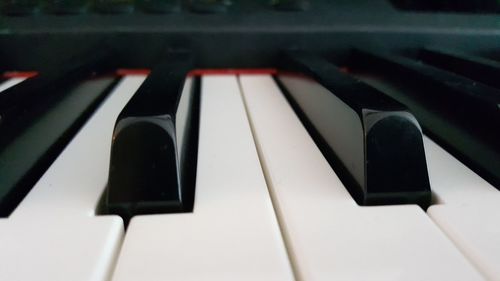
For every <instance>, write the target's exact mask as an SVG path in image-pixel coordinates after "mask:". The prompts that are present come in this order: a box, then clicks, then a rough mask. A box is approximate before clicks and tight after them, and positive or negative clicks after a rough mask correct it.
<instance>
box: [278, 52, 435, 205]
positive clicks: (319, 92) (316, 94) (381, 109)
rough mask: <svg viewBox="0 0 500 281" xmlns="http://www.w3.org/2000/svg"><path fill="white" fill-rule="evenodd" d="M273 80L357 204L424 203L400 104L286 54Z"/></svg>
mask: <svg viewBox="0 0 500 281" xmlns="http://www.w3.org/2000/svg"><path fill="white" fill-rule="evenodd" d="M283 65H284V69H285V70H287V71H292V72H293V73H300V74H301V75H305V77H301V76H300V75H295V74H291V75H290V74H280V75H279V76H278V82H279V83H280V84H281V87H282V88H283V90H284V93H285V95H286V96H287V97H288V99H289V101H290V103H291V104H292V105H293V107H294V109H295V110H296V112H297V113H298V115H299V117H300V118H301V119H302V121H303V122H304V124H305V126H306V128H307V129H308V131H309V132H310V133H311V135H312V136H313V138H314V140H315V142H316V144H317V145H318V147H319V148H320V149H321V151H322V152H323V154H324V155H325V157H326V159H327V160H328V162H329V163H330V165H332V167H333V168H334V170H335V172H336V173H337V174H338V175H339V177H340V179H341V180H342V182H343V183H344V185H345V186H346V188H347V189H348V190H349V192H350V193H351V195H352V196H353V197H354V198H355V199H356V201H357V202H358V204H360V205H379V204H419V205H420V206H422V207H424V208H425V207H427V206H428V205H429V204H430V198H431V193H430V187H429V179H428V175H427V166H426V160H425V153H424V147H423V140H422V132H421V130H420V127H419V125H418V123H417V121H416V119H415V118H414V117H413V116H412V114H411V113H410V112H409V111H408V110H407V109H406V107H405V106H403V105H402V104H400V103H398V102H396V101H394V100H393V99H391V98H389V97H387V96H385V95H383V94H382V93H380V92H378V91H377V90H375V89H373V88H371V87H369V86H367V85H365V84H363V83H361V82H360V81H359V80H357V79H355V78H353V77H350V76H349V75H346V74H344V73H342V72H341V71H340V70H339V69H337V68H336V67H335V66H333V65H332V64H330V63H328V62H326V61H325V60H323V59H321V58H319V57H316V56H313V55H309V54H303V53H291V54H289V55H288V56H287V59H286V60H285V63H284V64H283Z"/></svg>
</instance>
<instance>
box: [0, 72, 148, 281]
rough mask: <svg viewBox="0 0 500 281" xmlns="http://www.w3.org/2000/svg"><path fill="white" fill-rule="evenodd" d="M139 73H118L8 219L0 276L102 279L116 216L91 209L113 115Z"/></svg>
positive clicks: (1, 232) (0, 226)
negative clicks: (106, 93)
mask: <svg viewBox="0 0 500 281" xmlns="http://www.w3.org/2000/svg"><path fill="white" fill-rule="evenodd" d="M144 79H145V77H144V76H142V75H140V76H128V77H125V78H124V79H123V80H122V81H121V82H120V83H119V84H118V85H117V86H116V88H115V89H114V91H113V93H112V94H111V95H110V96H109V98H108V99H107V100H106V101H105V102H104V103H103V105H102V106H101V107H100V108H99V109H98V111H96V113H95V114H94V115H93V116H92V118H91V119H89V121H88V122H87V123H86V124H85V126H84V127H83V128H82V129H81V130H80V131H79V133H78V134H77V135H76V136H75V138H74V139H73V140H72V141H71V142H70V143H69V144H68V146H67V147H66V149H65V150H64V151H63V152H62V153H61V154H60V155H59V157H58V158H57V160H56V161H55V162H54V163H53V164H52V165H51V166H50V168H49V169H48V170H47V172H46V173H45V174H44V176H43V177H42V178H41V179H40V180H39V181H38V182H37V184H36V185H35V186H34V188H33V189H32V190H31V192H30V193H29V194H28V195H27V196H26V198H25V199H24V200H23V202H22V203H21V204H20V205H19V206H18V208H17V209H16V210H15V211H14V212H13V213H12V215H11V216H10V217H9V218H6V219H1V220H0V248H1V249H2V251H0V263H1V264H2V270H0V280H26V281H31V280H51V281H63V280H64V281H66V280H68V279H70V280H75V281H80V280H81V281H106V280H109V279H108V278H109V275H110V273H111V271H112V266H113V265H114V261H115V258H116V255H117V252H118V250H119V246H120V245H121V240H122V237H123V222H122V220H121V219H120V217H118V216H103V217H96V216H95V208H96V207H95V206H96V205H97V202H98V201H99V198H100V196H101V194H102V192H103V190H104V187H105V186H106V182H107V177H108V167H109V154H110V147H111V138H112V131H113V125H114V122H115V120H116V118H117V116H118V114H119V112H120V110H121V109H122V108H123V107H124V106H125V104H126V103H127V101H128V100H129V99H130V98H131V96H132V95H133V94H134V92H135V91H136V90H137V89H138V88H139V86H140V84H141V83H142V81H143V80H144Z"/></svg>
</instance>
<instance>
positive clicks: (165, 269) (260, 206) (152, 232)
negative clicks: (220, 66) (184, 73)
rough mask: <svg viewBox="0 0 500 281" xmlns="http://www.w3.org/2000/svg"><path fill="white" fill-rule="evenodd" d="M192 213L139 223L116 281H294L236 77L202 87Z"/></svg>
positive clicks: (130, 234)
mask: <svg viewBox="0 0 500 281" xmlns="http://www.w3.org/2000/svg"><path fill="white" fill-rule="evenodd" d="M197 169H198V170H197V178H196V198H195V204H194V210H193V212H192V213H184V214H164V215H149V216H136V217H134V218H133V219H132V221H131V224H130V226H129V227H128V229H127V233H126V237H125V241H124V245H123V247H122V251H121V253H120V257H119V259H118V264H117V267H116V270H115V272H114V275H113V279H112V280H114V281H128V280H130V281H137V280H142V281H153V280H166V279H168V280H195V281H198V280H217V281H221V280H231V281H232V280H272V281H275V280H293V279H294V277H293V273H292V270H291V267H290V263H289V260H288V257H287V253H286V249H285V247H284V242H283V241H282V238H281V233H280V229H279V226H278V223H277V220H276V216H275V213H274V211H273V207H272V204H271V200H270V197H269V193H268V190H267V187H266V183H265V180H264V176H263V174H262V170H261V167H260V164H259V159H258V156H257V151H256V149H255V145H254V142H253V138H252V135H251V130H250V127H249V123H248V120H247V117H246V114H245V109H244V105H243V102H242V100H241V95H240V90H239V87H238V83H237V79H236V77H235V76H205V77H203V79H202V93H201V113H200V134H199V151H198V168H197Z"/></svg>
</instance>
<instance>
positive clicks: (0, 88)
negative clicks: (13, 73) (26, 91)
mask: <svg viewBox="0 0 500 281" xmlns="http://www.w3.org/2000/svg"><path fill="white" fill-rule="evenodd" d="M26 79H27V78H26V77H14V78H9V79H7V80H5V81H3V82H2V83H0V95H1V93H2V92H3V91H5V90H7V89H8V88H10V87H14V86H15V85H17V84H19V83H21V82H23V81H24V80H26Z"/></svg>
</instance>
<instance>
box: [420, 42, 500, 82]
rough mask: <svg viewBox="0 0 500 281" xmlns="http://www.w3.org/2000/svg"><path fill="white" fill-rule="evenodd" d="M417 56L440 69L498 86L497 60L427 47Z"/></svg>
mask: <svg viewBox="0 0 500 281" xmlns="http://www.w3.org/2000/svg"><path fill="white" fill-rule="evenodd" d="M419 58H420V59H422V60H423V61H424V62H426V63H428V64H431V65H434V66H436V67H439V68H441V69H445V70H448V71H451V72H455V73H457V74H460V75H463V76H466V77H468V78H471V79H474V80H476V81H479V82H482V83H484V84H487V85H490V86H493V87H496V88H500V79H499V77H500V63H499V62H497V61H493V60H490V59H487V58H482V57H477V56H472V55H467V54H463V53H460V52H456V51H448V50H438V49H428V48H426V49H422V50H421V51H420V52H419Z"/></svg>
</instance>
